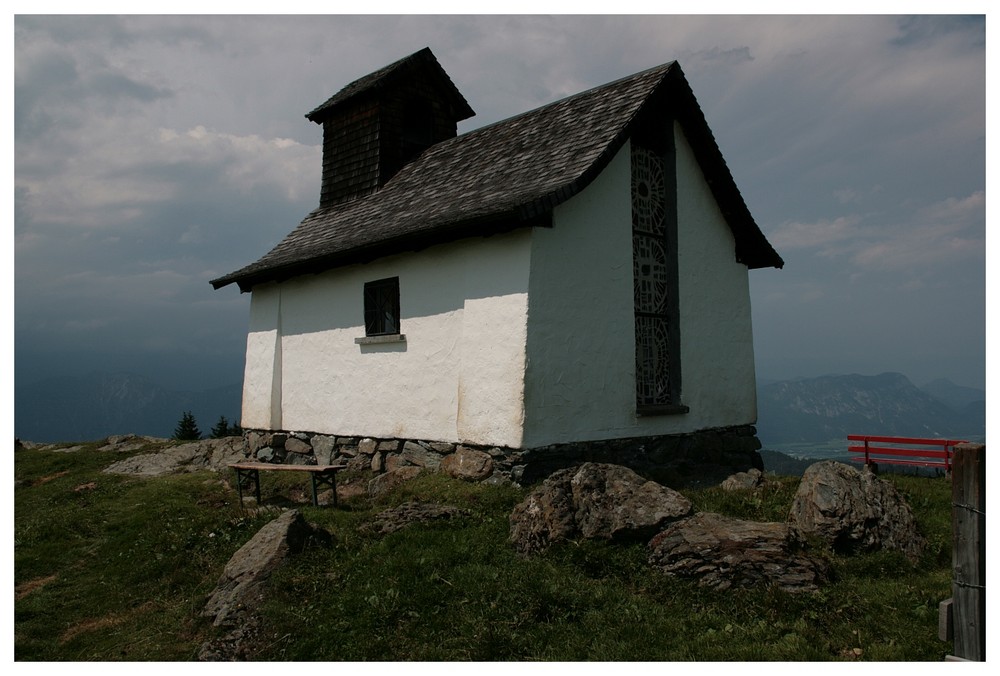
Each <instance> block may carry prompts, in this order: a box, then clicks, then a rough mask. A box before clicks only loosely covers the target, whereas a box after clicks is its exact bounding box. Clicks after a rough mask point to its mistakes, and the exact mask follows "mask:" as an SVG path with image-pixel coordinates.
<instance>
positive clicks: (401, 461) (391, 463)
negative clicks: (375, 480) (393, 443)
mask: <svg viewBox="0 0 1000 676" xmlns="http://www.w3.org/2000/svg"><path fill="white" fill-rule="evenodd" d="M403 467H416V465H414V464H413V463H412V462H410V461H409V460H407V459H406V458H404V457H403V456H401V455H390V454H388V453H387V454H386V456H385V471H386V472H395V471H396V470H397V469H401V468H403Z"/></svg>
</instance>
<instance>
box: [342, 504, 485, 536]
mask: <svg viewBox="0 0 1000 676" xmlns="http://www.w3.org/2000/svg"><path fill="white" fill-rule="evenodd" d="M468 515H469V511H468V510H465V509H459V508H458V507H450V506H446V505H434V504H430V503H426V502H406V503H403V504H402V505H400V506H399V507H394V508H392V509H387V510H385V511H384V512H381V513H380V514H378V516H376V517H375V520H374V521H372V522H370V523H367V524H365V525H364V526H362V527H361V530H363V531H368V532H374V533H378V534H380V535H388V534H389V533H395V532H396V531H398V530H401V529H403V528H405V527H407V526H409V525H410V524H413V523H426V522H429V521H440V520H447V519H454V518H458V517H462V516H468Z"/></svg>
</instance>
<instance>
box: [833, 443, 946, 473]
mask: <svg viewBox="0 0 1000 676" xmlns="http://www.w3.org/2000/svg"><path fill="white" fill-rule="evenodd" d="M847 441H848V446H847V450H848V452H850V453H853V454H854V455H853V456H852V457H851V460H853V461H854V462H862V463H864V464H865V465H879V464H886V465H912V466H916V467H937V468H941V469H943V470H944V471H945V472H948V473H951V457H952V455H953V454H954V453H955V446H956V445H957V444H964V443H965V442H964V441H955V440H952V439H921V438H915V437H874V436H867V435H864V434H848V435H847ZM850 442H856V443H855V444H854V445H851V443H850Z"/></svg>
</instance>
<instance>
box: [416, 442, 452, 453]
mask: <svg viewBox="0 0 1000 676" xmlns="http://www.w3.org/2000/svg"><path fill="white" fill-rule="evenodd" d="M417 443H418V444H420V445H421V446H423V447H424V448H426V449H427V450H428V451H433V452H434V453H437V454H439V455H448V454H449V453H453V452H454V451H455V444H452V443H449V442H447V441H418V442H417Z"/></svg>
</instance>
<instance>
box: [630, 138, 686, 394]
mask: <svg viewBox="0 0 1000 676" xmlns="http://www.w3.org/2000/svg"><path fill="white" fill-rule="evenodd" d="M673 190H674V188H673V176H672V174H669V173H668V167H667V165H666V162H665V160H664V158H663V156H661V155H660V154H658V153H656V152H653V151H652V150H649V149H647V148H644V147H642V146H638V145H634V146H633V148H632V265H633V280H634V291H635V299H634V302H635V380H636V393H635V396H636V408H637V410H638V412H639V413H656V412H662V411H663V410H665V407H671V406H673V405H676V404H678V403H679V402H678V398H679V387H678V386H679V379H678V377H677V376H678V375H679V374H678V373H675V372H674V371H679V368H678V367H677V360H676V357H677V356H678V355H676V354H674V352H675V351H676V343H677V339H676V336H677V332H676V329H677V327H676V311H675V308H676V298H674V297H673V296H676V288H677V287H676V283H675V282H674V281H673V280H674V279H675V278H676V272H675V267H674V266H675V261H674V258H673V257H674V244H673V243H674V241H675V239H676V234H675V232H673V231H672V228H671V227H670V226H671V223H672V221H671V219H670V216H671V214H672V213H675V211H674V210H675V205H674V194H673Z"/></svg>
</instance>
